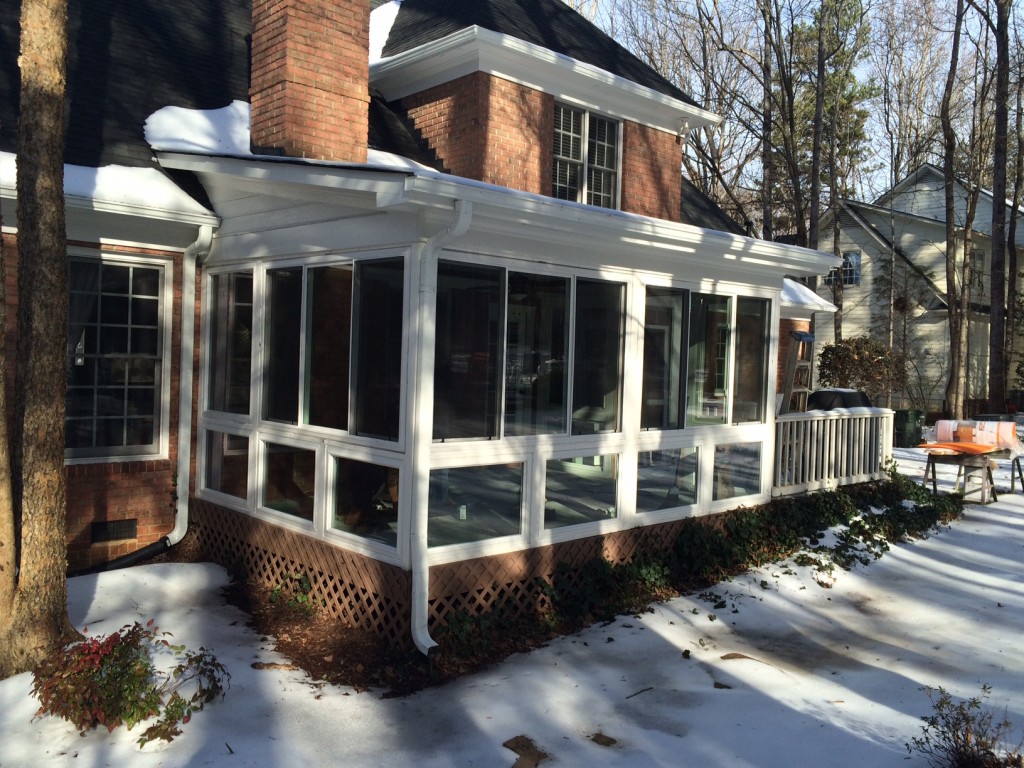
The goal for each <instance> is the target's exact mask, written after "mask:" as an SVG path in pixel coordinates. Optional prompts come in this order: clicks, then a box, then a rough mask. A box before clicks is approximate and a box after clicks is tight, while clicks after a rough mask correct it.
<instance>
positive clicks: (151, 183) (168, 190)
mask: <svg viewBox="0 0 1024 768" xmlns="http://www.w3.org/2000/svg"><path fill="white" fill-rule="evenodd" d="M16 173H17V159H16V156H15V155H14V153H12V152H0V188H2V189H3V190H4V192H5V193H9V194H10V196H12V197H13V196H14V189H15V176H16ZM64 195H65V197H67V198H69V199H70V198H79V199H83V200H89V201H91V202H92V203H94V204H106V205H115V206H127V207H132V208H138V209H149V210H152V211H160V212H166V213H172V214H189V215H201V216H210V215H211V213H210V211H208V210H207V209H206V208H204V207H203V206H202V205H200V204H199V203H197V202H196V201H195V200H193V199H192V198H191V197H190V196H189V195H187V194H186V193H185V192H184V191H182V189H181V188H180V187H179V186H178V185H177V184H175V183H174V182H172V181H171V180H170V179H169V178H167V176H165V175H164V174H163V173H161V172H160V171H159V170H157V169H156V168H131V167H129V166H126V165H104V166H101V167H99V168H89V167H86V166H82V165H65V166H64Z"/></svg>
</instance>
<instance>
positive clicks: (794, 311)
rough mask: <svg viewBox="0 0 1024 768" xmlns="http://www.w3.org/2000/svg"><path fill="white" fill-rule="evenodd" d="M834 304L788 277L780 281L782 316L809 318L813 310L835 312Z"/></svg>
mask: <svg viewBox="0 0 1024 768" xmlns="http://www.w3.org/2000/svg"><path fill="white" fill-rule="evenodd" d="M835 311H836V305H835V304H833V303H832V302H831V301H829V300H828V299H824V298H822V297H821V296H819V295H818V294H816V293H815V292H814V291H812V290H811V289H810V288H808V287H807V286H806V285H804V284H803V283H799V282H797V281H796V280H792V279H790V278H788V277H786V278H783V281H782V316H783V317H784V318H787V319H792V320H796V319H801V318H810V316H811V315H812V314H814V313H815V312H835Z"/></svg>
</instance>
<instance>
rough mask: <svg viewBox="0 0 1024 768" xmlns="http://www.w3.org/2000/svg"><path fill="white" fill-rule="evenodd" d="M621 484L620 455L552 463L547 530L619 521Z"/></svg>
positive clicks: (545, 513)
mask: <svg viewBox="0 0 1024 768" xmlns="http://www.w3.org/2000/svg"><path fill="white" fill-rule="evenodd" d="M618 480H619V457H618V455H616V454H608V455H605V456H581V457H578V458H572V459H552V460H550V461H548V462H547V478H546V485H545V487H546V490H545V501H544V527H545V528H562V527H564V526H568V525H580V524H582V523H593V522H596V521H599V520H607V519H609V518H613V517H616V511H615V494H616V491H617V488H618Z"/></svg>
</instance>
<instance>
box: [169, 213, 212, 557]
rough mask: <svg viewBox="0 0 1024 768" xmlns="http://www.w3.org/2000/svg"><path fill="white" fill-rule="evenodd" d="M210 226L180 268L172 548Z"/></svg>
mask: <svg viewBox="0 0 1024 768" xmlns="http://www.w3.org/2000/svg"><path fill="white" fill-rule="evenodd" d="M212 242H213V227H212V226H210V225H209V224H204V225H203V226H201V227H200V228H199V237H198V238H197V239H196V241H195V242H194V243H192V244H191V245H190V246H188V247H187V248H186V249H185V256H184V258H183V259H182V267H181V363H180V368H179V376H178V378H179V390H178V463H177V477H176V478H175V480H176V485H175V488H174V494H175V508H174V528H173V530H171V532H170V533H169V534H167V537H166V539H167V546H168V547H173V546H174V545H175V544H177V543H178V542H180V541H181V540H182V539H183V538H184V537H185V534H186V533H187V532H188V486H189V474H190V471H191V465H192V382H193V380H194V378H195V371H194V361H195V357H194V355H195V327H196V322H195V319H196V265H197V264H198V263H199V262H200V261H202V259H203V258H204V257H205V256H206V255H207V254H208V253H209V252H210V245H211V243H212Z"/></svg>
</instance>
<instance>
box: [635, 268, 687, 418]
mask: <svg viewBox="0 0 1024 768" xmlns="http://www.w3.org/2000/svg"><path fill="white" fill-rule="evenodd" d="M688 300H689V292H688V291H684V290H682V289H680V288H656V287H650V288H648V289H647V306H646V310H645V313H644V384H643V406H642V410H641V414H640V426H641V427H642V428H643V429H682V428H683V411H684V402H685V401H684V399H683V392H684V389H683V381H685V377H686V347H685V345H684V343H683V342H684V339H686V326H687V319H688V316H687V303H688Z"/></svg>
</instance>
